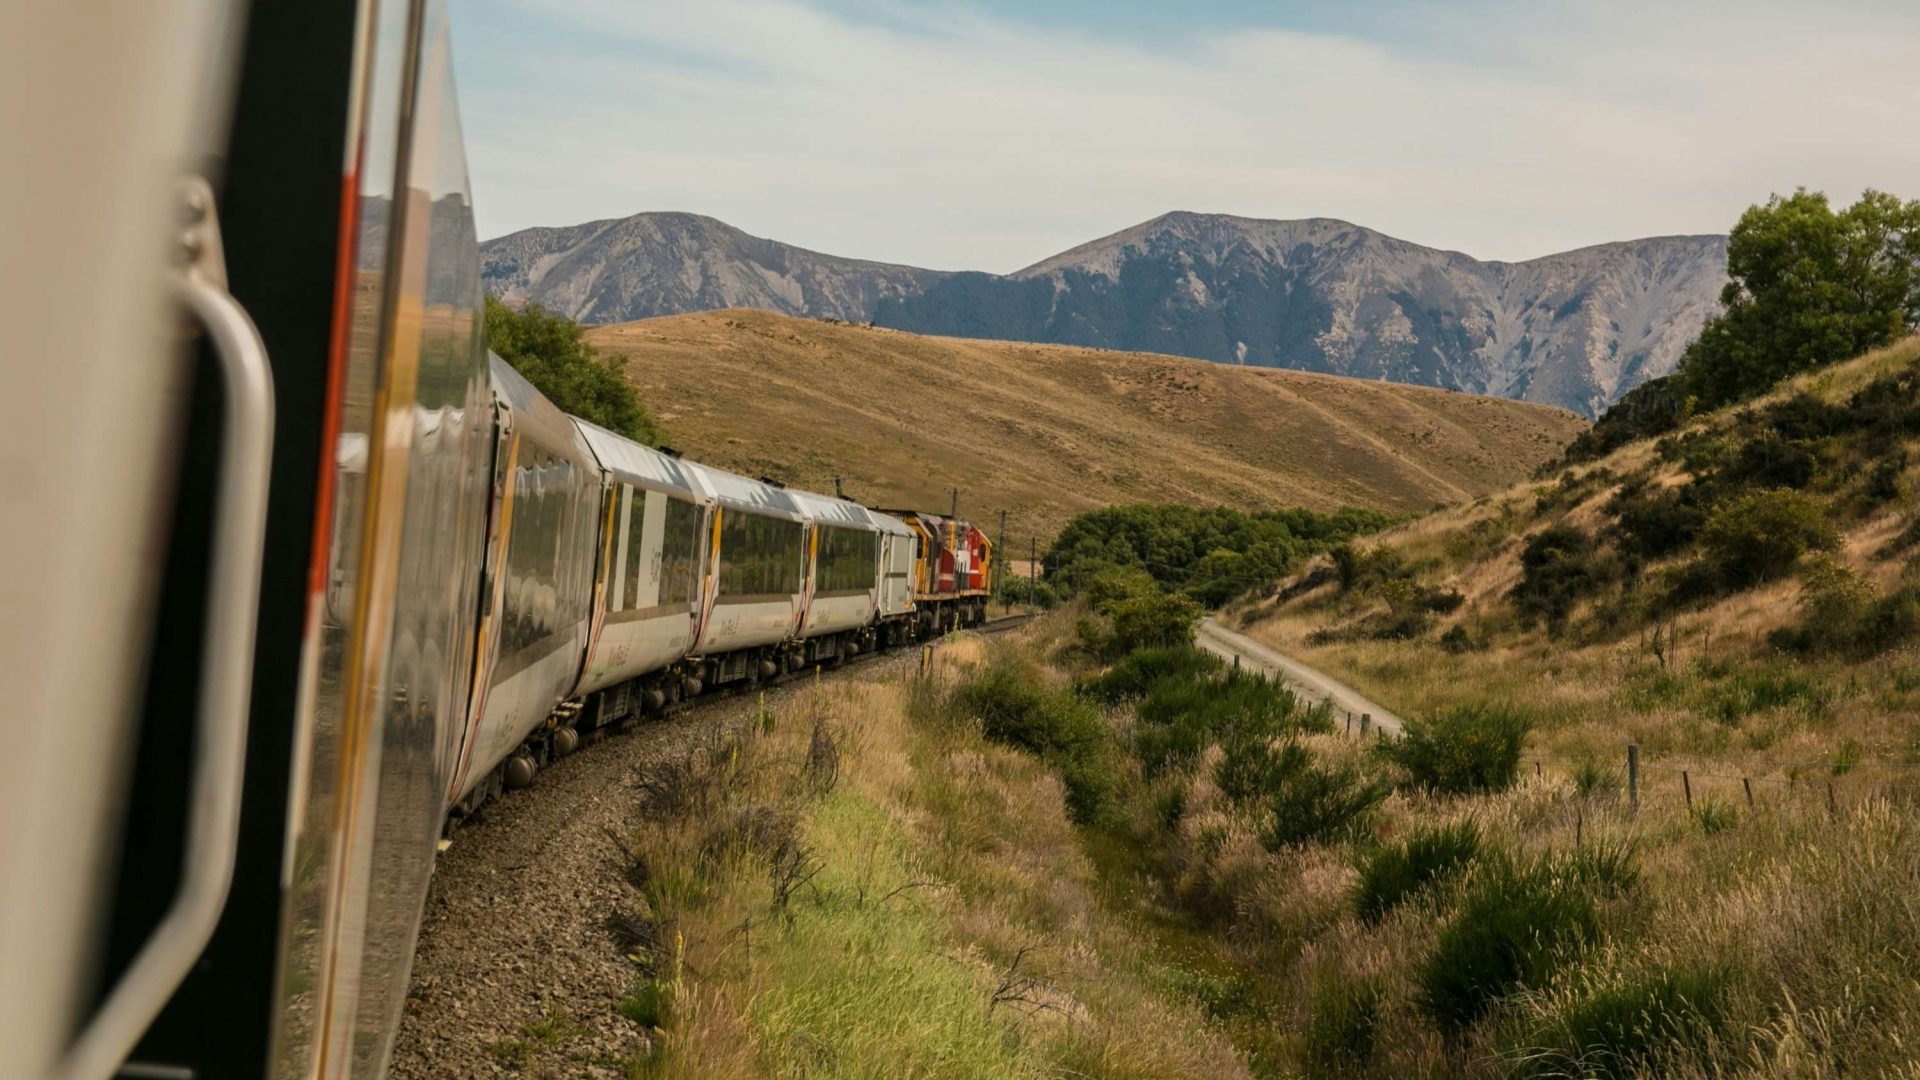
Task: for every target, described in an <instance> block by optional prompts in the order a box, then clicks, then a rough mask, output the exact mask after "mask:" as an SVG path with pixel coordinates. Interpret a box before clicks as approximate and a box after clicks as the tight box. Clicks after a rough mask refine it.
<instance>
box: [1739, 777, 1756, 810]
mask: <svg viewBox="0 0 1920 1080" xmlns="http://www.w3.org/2000/svg"><path fill="white" fill-rule="evenodd" d="M1740 786H1741V787H1743V788H1746V789H1747V809H1749V810H1751V809H1753V779H1752V778H1751V777H1747V776H1743V777H1741V778H1740Z"/></svg>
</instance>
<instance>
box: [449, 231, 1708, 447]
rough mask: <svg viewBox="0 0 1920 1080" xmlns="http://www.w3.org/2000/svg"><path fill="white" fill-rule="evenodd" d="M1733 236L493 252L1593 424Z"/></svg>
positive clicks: (488, 248) (878, 319) (1671, 349)
mask: <svg viewBox="0 0 1920 1080" xmlns="http://www.w3.org/2000/svg"><path fill="white" fill-rule="evenodd" d="M1726 244H1727V241H1726V237H1724V236H1719V235H1709V236H1664V237H1653V238H1648V239H1643V240H1629V241H1623V242H1619V243H1611V244H1601V245H1598V246H1596V247H1588V248H1581V249H1579V250H1576V251H1569V252H1563V253H1560V254H1556V255H1548V256H1544V257H1542V258H1538V259H1530V260H1527V261H1525V262H1492V261H1483V260H1479V259H1475V258H1472V257H1471V256H1468V255H1463V254H1461V253H1459V252H1453V251H1441V250H1438V249H1435V248H1429V247H1423V246H1421V245H1419V244H1414V243H1410V242H1408V241H1405V240H1399V239H1395V238H1394V237H1391V236H1387V235H1385V234H1383V233H1380V232H1376V231H1374V230H1372V229H1367V228H1364V227H1361V226H1358V225H1353V224H1350V223H1348V222H1344V221H1337V220H1333V219H1330V218H1307V219H1302V220H1295V221H1268V220H1262V219H1255V218H1243V217H1232V216H1228V215H1224V214H1196V213H1187V212H1175V213H1170V214H1164V215H1162V216H1160V217H1157V218H1154V219H1153V220H1151V221H1147V222H1144V223H1142V224H1140V225H1136V226H1134V227H1133V228H1130V229H1126V230H1123V231H1121V232H1118V233H1115V234H1113V235H1111V236H1107V237H1104V238H1101V239H1099V240H1095V241H1093V242H1091V243H1088V244H1083V245H1081V246H1080V247H1076V248H1073V249H1071V250H1069V251H1065V252H1062V253H1060V254H1058V255H1055V256H1053V257H1051V258H1048V259H1045V260H1043V261H1041V262H1038V263H1035V264H1034V265H1032V266H1029V267H1027V268H1026V269H1024V270H1020V271H1016V272H1015V273H1011V274H990V273H980V272H971V271H966V272H951V271H938V270H924V269H919V268H915V267H910V266H899V265H895V264H889V263H878V262H868V261H865V260H860V259H849V258H842V257H839V256H834V255H823V254H820V253H818V252H813V251H808V250H806V249H804V248H798V247H794V246H792V245H788V244H782V243H778V242H776V241H772V240H765V239H761V238H759V237H754V236H750V235H748V234H747V233H744V232H742V231H740V230H739V229H736V228H734V227H732V226H730V225H727V224H726V223H724V222H721V221H717V220H715V219H713V218H709V217H702V216H700V215H696V214H683V213H645V214H636V215H634V216H632V217H628V218H621V219H614V220H606V221H595V222H589V223H587V224H584V225H576V226H571V227H565V228H537V229H527V230H523V231H521V232H517V233H513V234H511V235H508V236H503V237H500V238H498V239H495V240H490V241H487V242H486V243H484V244H482V245H481V248H480V251H481V259H482V276H483V280H484V282H485V285H486V288H487V289H488V291H489V292H491V293H493V294H494V295H495V296H498V297H500V298H501V299H503V300H505V301H507V302H509V303H518V302H524V301H537V302H538V303H540V304H541V305H542V306H544V307H547V308H549V309H550V310H554V311H558V312H560V313H562V314H565V315H567V316H569V317H571V318H574V319H576V320H579V321H581V322H589V323H615V322H626V321H630V320H633V319H641V318H649V317H653V316H658V315H671V314H680V313H686V312H694V311H702V310H710V309H717V308H727V307H748V308H760V309H763V310H768V311H775V312H780V313H783V314H788V315H801V316H812V317H816V318H833V319H840V320H844V321H848V322H871V323H873V324H874V325H876V326H883V327H890V328H894V329H901V330H910V331H914V332H916V333H922V334H934V335H945V336H953V337H967V338H989V339H1002V340H1010V341H1031V342H1042V343H1053V344H1067V345H1082V346H1091V347H1096V348H1108V349H1120V350H1129V351H1145V352H1159V353H1169V354H1173V355H1178V356H1189V357H1196V358H1199V359H1204V360H1214V361H1218V362H1222V363H1230V364H1245V365H1251V366H1259V367H1279V368H1291V369H1295V370H1301V371H1314V372H1325V373H1331V374H1337V375H1348V376H1358V377H1362V378H1371V379H1384V380H1388V381H1392V382H1401V383H1409V384H1413V385H1419V386H1433V387H1441V388H1445V389H1452V390H1463V391H1468V392H1472V393H1482V394H1491V395H1495V396H1499V397H1508V398H1514V399H1518V400H1522V401H1531V402H1538V403H1541V404H1548V405H1557V406H1561V407H1563V408H1567V409H1571V410H1573V411H1574V412H1576V413H1580V414H1582V415H1585V416H1589V417H1591V416H1594V415H1597V414H1598V413H1599V412H1601V411H1603V410H1604V409H1605V408H1606V407H1607V406H1608V405H1609V404H1611V403H1612V402H1614V401H1617V400H1618V399H1619V398H1620V396H1621V395H1622V394H1624V393H1626V392H1627V391H1628V390H1631V389H1633V388H1634V387H1635V386H1638V385H1639V384H1640V383H1642V382H1644V381H1646V380H1647V379H1649V378H1653V377H1655V376H1659V375H1664V374H1666V373H1667V372H1669V371H1671V370H1673V367H1674V365H1675V364H1676V363H1677V362H1678V361H1679V358H1680V353H1681V351H1682V350H1684V349H1685V347H1686V345H1687V343H1688V342H1689V341H1691V340H1692V338H1693V337H1694V335H1695V334H1696V333H1697V332H1698V331H1699V328H1700V324H1701V323H1702V322H1703V321H1704V320H1705V319H1706V318H1707V317H1708V316H1709V315H1711V314H1713V312H1714V311H1715V310H1716V309H1717V306H1718V296H1719V291H1720V287H1721V286H1722V284H1724V282H1725V280H1726Z"/></svg>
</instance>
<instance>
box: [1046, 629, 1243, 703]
mask: <svg viewBox="0 0 1920 1080" xmlns="http://www.w3.org/2000/svg"><path fill="white" fill-rule="evenodd" d="M1221 667H1222V665H1221V663H1220V658H1219V657H1217V656H1215V655H1213V654H1212V653H1210V652H1207V651H1206V650H1205V649H1199V648H1195V647H1194V646H1193V645H1191V644H1181V645H1170V646H1168V647H1166V648H1162V649H1136V650H1134V651H1133V652H1130V653H1128V654H1127V655H1125V656H1123V657H1121V658H1120V660H1119V661H1118V662H1117V663H1115V664H1114V665H1113V666H1112V667H1110V668H1108V669H1107V670H1106V671H1105V672H1103V673H1101V674H1100V675H1098V676H1096V677H1094V678H1093V679H1090V680H1088V681H1087V682H1086V683H1085V684H1084V685H1083V686H1082V687H1081V689H1082V690H1083V691H1084V692H1085V693H1086V694H1088V695H1089V696H1091V697H1093V698H1095V699H1096V700H1099V701H1104V702H1106V703H1107V704H1109V705H1112V704H1118V703H1120V702H1122V701H1131V700H1134V699H1137V698H1142V697H1145V696H1146V695H1147V692H1148V691H1150V690H1152V689H1153V687H1154V684H1155V683H1158V682H1159V681H1160V680H1162V679H1184V680H1197V679H1204V678H1211V677H1212V676H1214V675H1217V674H1218V673H1219V672H1220V668H1221Z"/></svg>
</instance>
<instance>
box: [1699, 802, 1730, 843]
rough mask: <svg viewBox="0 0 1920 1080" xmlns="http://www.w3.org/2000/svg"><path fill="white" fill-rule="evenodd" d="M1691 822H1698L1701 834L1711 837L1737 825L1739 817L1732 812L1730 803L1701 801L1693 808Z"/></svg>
mask: <svg viewBox="0 0 1920 1080" xmlns="http://www.w3.org/2000/svg"><path fill="white" fill-rule="evenodd" d="M1693 820H1694V821H1696V822H1699V824H1700V831H1701V832H1703V833H1706V834H1707V835H1708V836H1712V835H1713V834H1714V833H1720V832H1726V831H1727V830H1728V829H1731V828H1733V827H1734V826H1735V825H1738V824H1739V823H1740V815H1738V814H1737V813H1735V812H1734V809H1733V806H1732V805H1731V804H1730V803H1724V802H1721V801H1720V800H1719V799H1701V800H1700V802H1699V803H1698V804H1697V805H1696V806H1694V808H1693Z"/></svg>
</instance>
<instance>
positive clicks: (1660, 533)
mask: <svg viewBox="0 0 1920 1080" xmlns="http://www.w3.org/2000/svg"><path fill="white" fill-rule="evenodd" d="M1608 509H1609V510H1610V511H1612V513H1613V515H1614V532H1615V535H1616V536H1618V538H1619V542H1620V548H1621V550H1622V551H1625V552H1627V553H1628V554H1630V555H1636V556H1639V557H1640V558H1643V559H1655V558H1659V557H1660V556H1663V555H1670V554H1672V553H1674V552H1676V551H1679V550H1680V549H1681V548H1683V547H1686V546H1687V545H1688V544H1691V543H1693V541H1694V538H1695V537H1696V536H1698V535H1699V534H1700V528H1701V526H1703V525H1705V524H1706V523H1707V508H1706V506H1704V505H1702V499H1701V496H1700V492H1699V490H1698V489H1697V487H1696V486H1695V485H1693V484H1688V485H1686V486H1684V487H1680V488H1673V489H1669V490H1665V491H1648V490H1646V489H1645V488H1644V487H1641V488H1635V489H1632V490H1623V491H1622V492H1621V493H1620V494H1619V495H1616V496H1615V497H1614V499H1613V502H1612V503H1610V504H1609V505H1608Z"/></svg>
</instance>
